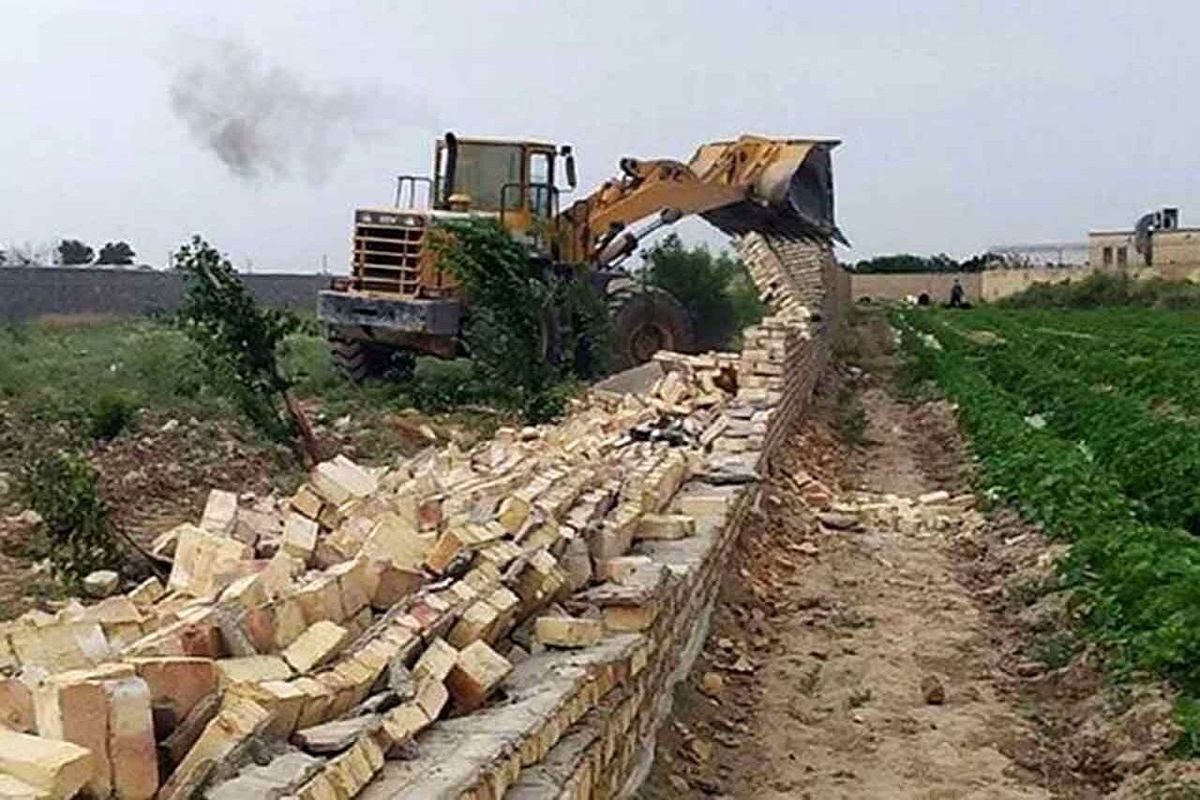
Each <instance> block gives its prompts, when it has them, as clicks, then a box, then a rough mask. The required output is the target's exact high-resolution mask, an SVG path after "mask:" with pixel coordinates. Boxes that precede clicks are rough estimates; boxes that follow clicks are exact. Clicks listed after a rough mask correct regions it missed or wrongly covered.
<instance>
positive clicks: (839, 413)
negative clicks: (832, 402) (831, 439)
mask: <svg viewBox="0 0 1200 800" xmlns="http://www.w3.org/2000/svg"><path fill="white" fill-rule="evenodd" d="M867 424H868V418H867V410H866V408H864V407H863V404H862V399H861V398H860V397H859V396H858V393H857V392H855V391H854V390H853V389H851V388H850V387H848V386H844V387H842V388H841V389H840V390H839V391H838V396H837V405H836V406H835V408H834V420H833V425H834V428H835V429H836V430H837V432H838V434H839V435H840V436H841V437H842V441H844V442H845V443H846V444H848V445H850V446H851V447H861V446H862V444H863V442H864V441H866V433H867Z"/></svg>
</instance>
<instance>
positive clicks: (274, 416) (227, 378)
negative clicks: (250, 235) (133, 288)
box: [175, 236, 321, 466]
mask: <svg viewBox="0 0 1200 800" xmlns="http://www.w3.org/2000/svg"><path fill="white" fill-rule="evenodd" d="M175 268H176V269H178V270H180V272H182V273H183V283H184V298H183V307H182V308H181V309H180V312H179V316H180V322H181V324H182V326H183V330H184V332H185V333H186V334H187V335H188V337H189V338H191V339H192V341H194V342H195V343H196V344H197V345H198V346H199V347H198V350H199V353H200V358H201V360H202V361H203V362H204V364H205V366H207V367H208V370H209V373H210V374H211V375H212V376H213V377H214V378H215V380H216V382H218V383H219V384H222V385H223V386H225V387H226V388H227V390H228V391H229V393H230V396H231V397H232V399H233V401H234V403H235V404H236V405H237V407H238V408H239V409H240V410H241V412H242V413H243V414H244V415H245V416H246V417H247V419H249V420H250V422H251V423H252V424H253V425H254V426H255V427H256V428H258V429H259V430H260V431H262V432H263V433H264V434H266V435H267V436H268V437H270V438H271V439H272V440H274V441H277V442H280V443H290V444H292V445H293V447H294V448H295V449H296V451H297V454H298V455H300V457H301V458H302V459H303V460H304V461H306V462H307V464H308V465H309V466H311V465H313V464H316V463H317V462H318V461H320V460H321V453H320V448H319V447H318V445H317V440H316V436H314V434H313V431H312V426H311V425H310V424H309V422H308V417H307V416H306V415H305V414H304V410H303V409H302V408H300V405H299V404H298V403H297V402H296V400H295V398H294V397H293V396H292V393H291V388H292V381H291V380H290V379H289V378H288V377H287V376H286V375H285V374H284V372H283V370H282V368H281V367H280V364H279V354H278V350H279V343H280V342H281V341H282V340H283V339H284V337H285V336H287V335H288V334H290V333H292V332H294V331H295V330H297V329H298V328H299V326H300V321H299V320H298V319H297V318H296V317H295V316H294V315H292V314H289V313H287V312H282V311H277V310H275V309H270V308H262V307H260V306H259V305H258V303H257V302H255V300H254V296H253V295H252V294H250V290H249V289H247V288H246V285H245V284H244V283H242V281H241V279H240V278H239V277H238V275H237V272H236V271H235V270H234V268H233V264H231V263H230V262H229V259H227V258H225V257H223V256H222V255H221V254H220V253H219V252H217V250H216V249H215V248H213V247H210V246H209V245H208V243H207V242H205V241H204V240H203V239H201V238H200V237H199V236H193V237H192V241H191V244H185V245H183V246H182V247H181V248H179V252H177V253H176V254H175Z"/></svg>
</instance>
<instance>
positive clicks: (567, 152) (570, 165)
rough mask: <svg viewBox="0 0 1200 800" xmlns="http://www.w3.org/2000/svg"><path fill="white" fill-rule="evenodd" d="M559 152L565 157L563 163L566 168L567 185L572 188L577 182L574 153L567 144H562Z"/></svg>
mask: <svg viewBox="0 0 1200 800" xmlns="http://www.w3.org/2000/svg"><path fill="white" fill-rule="evenodd" d="M559 152H560V153H562V154H563V155H564V156H566V157H567V161H566V165H565V166H566V170H567V186H570V187H571V188H572V189H574V188H575V186H576V185H577V184H578V183H579V181H578V179H577V178H576V176H575V154H574V153H572V152H571V148H570V147H568V146H567V145H563V147H562V149H561V150H560V151H559Z"/></svg>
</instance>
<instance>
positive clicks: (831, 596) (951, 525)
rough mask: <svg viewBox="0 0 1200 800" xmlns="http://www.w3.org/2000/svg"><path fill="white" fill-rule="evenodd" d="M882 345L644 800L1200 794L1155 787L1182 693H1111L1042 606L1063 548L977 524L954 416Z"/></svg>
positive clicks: (730, 609)
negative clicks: (910, 388)
mask: <svg viewBox="0 0 1200 800" xmlns="http://www.w3.org/2000/svg"><path fill="white" fill-rule="evenodd" d="M864 338H865V339H866V340H873V341H867V343H866V345H865V350H867V351H868V353H867V357H865V358H863V357H861V355H862V354H860V358H859V360H858V363H859V364H860V365H863V366H865V367H866V368H867V370H866V371H864V370H862V369H858V368H839V369H838V370H836V371H835V374H834V375H833V376H832V377H831V379H830V380H829V381H827V382H826V384H827V385H825V386H824V388H823V391H822V392H821V393H820V394H819V396H818V400H817V408H816V409H815V410H814V411H813V413H812V414H810V418H809V419H808V420H807V421H806V422H805V423H803V425H802V427H801V428H800V429H799V430H798V431H797V432H795V433H794V434H793V436H792V437H791V439H790V440H789V441H788V442H787V443H786V445H785V446H784V447H783V449H782V451H781V452H780V453H779V455H778V456H777V458H776V459H775V462H774V463H773V464H772V474H771V475H770V478H769V480H768V481H766V482H765V483H764V486H763V492H762V502H761V510H760V511H759V513H758V514H756V515H753V516H752V517H751V519H750V520H749V521H748V522H747V526H746V528H745V529H744V530H743V534H742V538H741V540H740V542H739V548H738V551H737V556H736V557H737V563H736V564H734V565H733V566H732V567H731V569H730V570H729V571H728V577H727V579H726V581H725V583H724V585H723V586H722V595H721V598H720V602H719V603H718V606H717V610H716V613H715V616H714V621H713V627H712V632H711V634H710V637H709V639H708V641H707V642H706V645H705V648H704V650H703V652H702V654H701V656H700V659H699V661H698V663H697V665H696V667H695V669H694V671H693V674H692V676H691V678H690V679H689V680H688V681H687V682H685V683H683V684H681V685H680V687H679V688H678V690H677V691H676V704H675V713H674V716H673V722H672V723H671V724H670V725H668V726H666V728H665V730H664V731H662V732H661V733H660V735H659V739H658V746H657V756H656V761H655V764H654V768H653V770H652V772H651V776H650V778H649V779H648V781H647V782H646V784H645V786H644V787H643V789H642V791H641V795H640V796H641V797H642V798H644V799H645V800H659V798H663V799H664V800H665V798H677V797H722V798H785V797H786V798H813V799H814V800H824V799H825V798H881V799H882V798H897V799H903V798H922V800H925V799H930V800H933V799H941V798H945V799H946V800H949V799H950V798H1049V797H1065V798H1085V799H1087V800H1091V798H1099V797H1105V796H1108V797H1120V798H1126V797H1168V796H1169V797H1176V796H1178V797H1188V796H1196V795H1188V794H1181V795H1173V794H1172V795H1165V794H1161V793H1159V794H1145V793H1144V792H1145V787H1146V786H1151V785H1153V786H1159V785H1161V784H1162V780H1161V778H1160V776H1161V774H1162V773H1163V771H1164V770H1166V771H1167V772H1171V771H1175V772H1177V771H1178V767H1179V766H1180V764H1181V762H1174V763H1171V762H1168V761H1166V760H1165V759H1164V753H1165V752H1166V751H1167V749H1168V748H1169V747H1170V744H1171V741H1172V739H1173V735H1174V734H1173V732H1172V731H1173V722H1172V721H1171V704H1170V702H1169V699H1166V698H1165V697H1164V693H1163V687H1161V686H1149V687H1141V688H1136V689H1135V688H1131V687H1126V689H1124V690H1122V691H1121V692H1118V693H1114V692H1113V690H1112V687H1111V686H1110V685H1107V684H1106V682H1105V681H1104V680H1103V678H1102V673H1101V671H1100V669H1099V667H1098V661H1097V659H1096V658H1095V657H1094V653H1092V651H1091V650H1090V649H1089V648H1086V647H1083V646H1081V644H1080V643H1079V642H1077V641H1076V642H1072V641H1070V633H1069V630H1070V627H1069V626H1068V625H1067V624H1066V623H1065V619H1066V618H1065V616H1064V614H1065V613H1066V612H1065V611H1064V610H1063V609H1064V608H1065V606H1066V604H1065V603H1062V602H1057V603H1056V602H1055V601H1056V600H1063V599H1065V598H1063V596H1062V595H1061V594H1060V595H1055V594H1050V595H1046V594H1038V593H1036V592H1030V591H1028V589H1029V587H1031V586H1034V585H1037V584H1045V583H1046V581H1047V579H1048V578H1049V576H1050V575H1051V574H1052V571H1053V567H1052V561H1053V557H1054V556H1055V555H1056V554H1061V552H1062V546H1061V545H1056V546H1051V545H1049V544H1048V543H1047V542H1046V540H1045V539H1044V537H1043V536H1042V535H1041V533H1040V532H1039V531H1037V530H1036V529H1034V528H1032V527H1031V526H1029V525H1028V524H1026V523H1024V522H1022V521H1021V520H1020V519H1019V518H1018V517H1017V516H1016V515H1015V514H1013V513H1012V512H1009V511H1006V510H1003V509H1001V510H998V511H994V512H991V513H989V515H987V516H986V517H985V515H984V514H982V513H980V512H979V511H977V510H976V509H975V508H974V502H975V498H974V497H973V495H971V494H970V492H969V488H968V487H969V481H968V473H969V471H970V469H971V466H970V464H969V460H968V459H967V457H966V456H965V455H964V452H965V448H964V444H963V441H962V438H961V436H960V434H959V433H958V430H957V428H956V425H955V422H954V418H953V412H952V409H950V408H949V407H948V406H947V405H946V404H945V403H926V404H920V405H910V404H906V403H903V402H900V401H899V400H897V399H896V398H895V396H894V381H893V377H892V376H893V374H894V371H895V368H896V364H895V359H894V357H893V356H892V355H891V354H890V352H888V351H889V350H890V345H888V344H886V343H887V342H890V340H891V337H890V332H889V331H888V329H887V327H886V323H885V322H884V321H883V319H882V318H881V317H880V318H877V319H875V320H874V321H873V322H872V323H871V324H870V325H869V326H868V327H867V329H866V332H865V335H864V334H863V333H862V332H861V331H860V339H864ZM860 345H862V342H861V341H860ZM864 420H865V427H864V425H863V423H864ZM846 439H851V440H857V441H856V444H855V446H854V447H850V446H848V445H847V444H846V441H845V440H846ZM934 492H937V494H931V493H934ZM1047 643H1051V644H1053V645H1054V646H1055V647H1054V648H1048V647H1047V646H1046V645H1047ZM1055 648H1057V649H1055ZM1186 763H1189V764H1190V763H1191V762H1186ZM1126 779H1129V780H1126ZM1123 781H1124V783H1123ZM1189 785H1195V784H1189Z"/></svg>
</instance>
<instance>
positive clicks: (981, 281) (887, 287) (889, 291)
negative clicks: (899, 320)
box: [850, 264, 1200, 303]
mask: <svg viewBox="0 0 1200 800" xmlns="http://www.w3.org/2000/svg"><path fill="white" fill-rule="evenodd" d="M1098 271H1100V270H1098V269H1097V268H1096V267H1093V266H1090V265H1088V264H1084V265H1082V266H1077V267H1032V268H1030V269H990V270H987V271H986V272H972V273H961V272H960V273H945V272H911V273H904V274H897V275H879V274H873V275H855V274H853V273H851V274H850V287H851V296H852V297H853V298H854V300H855V301H857V300H861V299H863V298H868V299H871V300H903V299H904V298H905V297H908V296H910V295H911V296H917V295H920V294H921V293H922V292H926V293H928V294H929V298H930V300H932V301H933V302H934V303H944V302H946V301H948V300H949V299H950V287H951V286H952V285H953V284H954V279H955V278H956V277H957V278H958V279H959V280H960V281H961V282H962V285H963V290H964V291H965V293H966V296H967V299H968V300H970V301H971V302H978V301H980V300H982V301H984V302H992V301H993V300H999V299H1001V298H1003V297H1009V296H1010V295H1014V294H1017V293H1018V292H1023V291H1025V290H1026V289H1028V288H1029V287H1030V286H1033V285H1034V284H1035V283H1062V282H1063V281H1077V280H1080V279H1081V278H1086V277H1087V276H1088V275H1091V274H1092V273H1093V272H1098ZM1107 271H1108V272H1116V271H1117V270H1107ZM1119 271H1120V272H1123V273H1125V274H1127V275H1129V276H1131V277H1133V278H1137V279H1138V280H1146V279H1149V278H1156V277H1161V278H1165V279H1166V280H1172V281H1182V280H1191V281H1198V282H1200V265H1197V264H1171V265H1167V266H1163V267H1158V268H1150V267H1142V268H1137V269H1134V268H1131V269H1126V270H1119Z"/></svg>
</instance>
